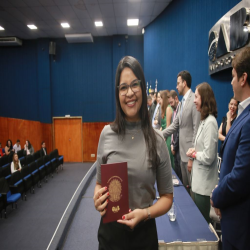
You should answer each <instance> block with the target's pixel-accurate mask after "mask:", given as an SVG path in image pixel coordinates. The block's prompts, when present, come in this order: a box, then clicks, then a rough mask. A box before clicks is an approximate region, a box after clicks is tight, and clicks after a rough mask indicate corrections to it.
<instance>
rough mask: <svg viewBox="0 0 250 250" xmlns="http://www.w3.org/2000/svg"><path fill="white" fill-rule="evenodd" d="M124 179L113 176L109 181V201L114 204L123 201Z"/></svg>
mask: <svg viewBox="0 0 250 250" xmlns="http://www.w3.org/2000/svg"><path fill="white" fill-rule="evenodd" d="M121 182H122V179H121V178H120V177H119V176H112V177H111V178H110V179H109V180H108V184H109V187H108V190H109V199H110V200H111V201H112V202H117V201H119V200H120V199H121V193H122V184H121Z"/></svg>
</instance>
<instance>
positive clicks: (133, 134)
mask: <svg viewBox="0 0 250 250" xmlns="http://www.w3.org/2000/svg"><path fill="white" fill-rule="evenodd" d="M139 131H140V129H138V130H136V131H135V132H134V133H129V134H132V137H131V139H132V140H134V139H135V135H137V134H138V132H139Z"/></svg>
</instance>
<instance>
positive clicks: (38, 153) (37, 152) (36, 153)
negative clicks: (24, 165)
mask: <svg viewBox="0 0 250 250" xmlns="http://www.w3.org/2000/svg"><path fill="white" fill-rule="evenodd" d="M33 156H34V159H35V160H37V159H39V158H40V150H38V151H36V152H35V153H34V154H33Z"/></svg>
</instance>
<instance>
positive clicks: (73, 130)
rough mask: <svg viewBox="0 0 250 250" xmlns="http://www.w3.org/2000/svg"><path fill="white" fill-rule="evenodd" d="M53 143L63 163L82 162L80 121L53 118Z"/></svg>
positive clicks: (78, 119) (76, 119) (77, 119)
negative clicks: (62, 157)
mask: <svg viewBox="0 0 250 250" xmlns="http://www.w3.org/2000/svg"><path fill="white" fill-rule="evenodd" d="M54 142H55V145H54V146H55V148H57V149H58V151H59V153H60V154H63V156H64V161H65V162H82V119H81V118H73V117H72V118H58V119H57V118H54Z"/></svg>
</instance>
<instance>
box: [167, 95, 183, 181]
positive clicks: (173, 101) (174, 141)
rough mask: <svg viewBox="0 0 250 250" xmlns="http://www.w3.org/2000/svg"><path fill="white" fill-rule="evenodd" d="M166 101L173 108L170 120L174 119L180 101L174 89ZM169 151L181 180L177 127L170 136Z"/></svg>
mask: <svg viewBox="0 0 250 250" xmlns="http://www.w3.org/2000/svg"><path fill="white" fill-rule="evenodd" d="M168 102H169V104H170V106H171V107H172V109H173V115H172V121H174V120H175V118H176V117H177V115H178V111H179V107H180V102H179V98H178V95H177V93H176V91H175V90H171V91H170V92H169V95H168ZM171 152H172V154H173V156H174V170H175V173H176V174H177V176H178V177H179V179H180V180H181V182H183V180H182V175H181V166H180V160H181V159H180V151H179V129H177V130H176V131H175V132H174V133H173V134H172V136H171Z"/></svg>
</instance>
